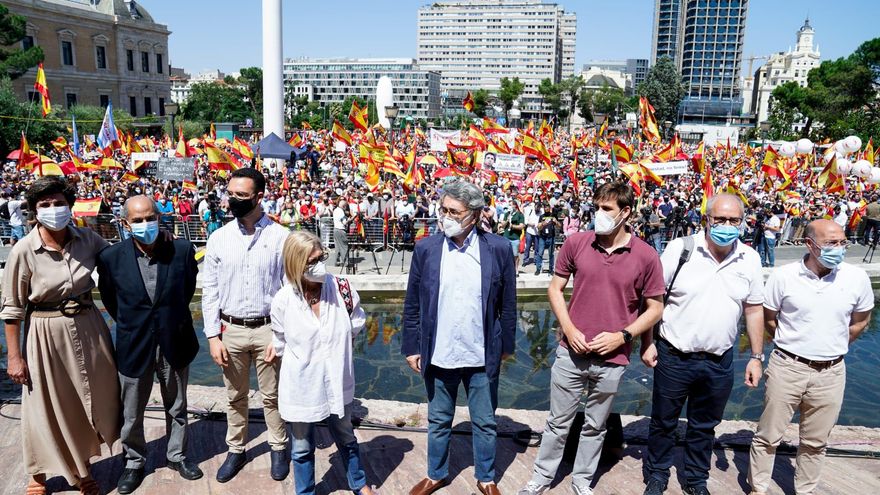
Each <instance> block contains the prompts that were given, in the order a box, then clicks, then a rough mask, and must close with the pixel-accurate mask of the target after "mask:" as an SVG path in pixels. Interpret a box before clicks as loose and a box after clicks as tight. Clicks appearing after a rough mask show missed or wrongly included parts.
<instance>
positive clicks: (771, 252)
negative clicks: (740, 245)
mask: <svg viewBox="0 0 880 495" xmlns="http://www.w3.org/2000/svg"><path fill="white" fill-rule="evenodd" d="M758 254H760V255H761V266H774V265H776V239H767V238H766V237H765V238H764V240H762V241H761V244H760V245H759V246H758Z"/></svg>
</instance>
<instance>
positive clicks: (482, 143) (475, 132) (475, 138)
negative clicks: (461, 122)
mask: <svg viewBox="0 0 880 495" xmlns="http://www.w3.org/2000/svg"><path fill="white" fill-rule="evenodd" d="M468 139H470V140H471V143H472V144H476V145H477V147H478V148H479V149H481V150H485V149H486V148H487V147H488V143H487V142H486V135H485V134H483V131H481V130H480V129H479V128H478V127H477V126H475V125H473V124H471V127H470V129H469V130H468Z"/></svg>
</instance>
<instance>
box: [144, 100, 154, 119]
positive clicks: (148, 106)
mask: <svg viewBox="0 0 880 495" xmlns="http://www.w3.org/2000/svg"><path fill="white" fill-rule="evenodd" d="M144 115H153V100H152V99H150V97H149V96H145V97H144Z"/></svg>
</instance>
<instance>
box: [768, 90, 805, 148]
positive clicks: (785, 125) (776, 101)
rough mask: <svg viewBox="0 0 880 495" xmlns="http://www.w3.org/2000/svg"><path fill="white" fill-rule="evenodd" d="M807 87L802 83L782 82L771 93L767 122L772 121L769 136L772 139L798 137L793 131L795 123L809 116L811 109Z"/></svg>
mask: <svg viewBox="0 0 880 495" xmlns="http://www.w3.org/2000/svg"><path fill="white" fill-rule="evenodd" d="M806 99H807V89H806V88H802V87H801V85H800V84H798V83H796V82H794V81H789V82H787V83H784V84H780V85H779V86H777V87H776V89H774V90H773V93H772V94H771V95H770V112H769V114H768V116H767V122H769V123H770V131H769V133H768V137H769V138H770V139H785V140H792V139H797V135H796V134H795V133H794V132H793V129H794V125H795V124H796V123H798V122H802V121H803V120H804V119H805V118H807V113H808V112H809V111H810V109H809V108H808V107H807V105H806Z"/></svg>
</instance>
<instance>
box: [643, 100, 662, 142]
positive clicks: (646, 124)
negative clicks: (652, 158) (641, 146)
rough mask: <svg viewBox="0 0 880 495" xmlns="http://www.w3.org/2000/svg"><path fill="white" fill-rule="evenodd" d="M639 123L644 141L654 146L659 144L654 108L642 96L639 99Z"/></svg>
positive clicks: (658, 130) (658, 131)
mask: <svg viewBox="0 0 880 495" xmlns="http://www.w3.org/2000/svg"><path fill="white" fill-rule="evenodd" d="M639 123H640V124H641V126H642V134H644V136H645V139H647V140H648V141H650V142H651V143H654V144H660V129H659V128H658V127H657V119H656V118H655V117H654V107H653V106H651V103H650V102H649V101H648V98H646V97H644V96H640V97H639Z"/></svg>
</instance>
